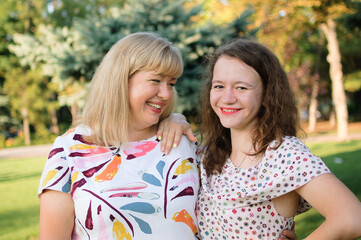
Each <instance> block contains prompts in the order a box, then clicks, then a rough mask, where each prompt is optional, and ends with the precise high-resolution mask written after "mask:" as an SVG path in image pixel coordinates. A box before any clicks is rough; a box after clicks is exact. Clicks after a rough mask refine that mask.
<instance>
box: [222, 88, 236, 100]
mask: <svg viewBox="0 0 361 240" xmlns="http://www.w3.org/2000/svg"><path fill="white" fill-rule="evenodd" d="M236 100H237V98H236V96H235V94H234V92H233V88H231V87H226V89H225V92H224V94H223V95H222V102H223V103H225V104H232V103H234V102H235V101H236Z"/></svg>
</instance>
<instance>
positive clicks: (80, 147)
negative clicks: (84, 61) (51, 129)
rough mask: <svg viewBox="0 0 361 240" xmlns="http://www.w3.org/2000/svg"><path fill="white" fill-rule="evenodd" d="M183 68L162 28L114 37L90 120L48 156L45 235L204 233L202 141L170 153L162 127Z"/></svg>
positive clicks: (43, 191) (93, 93) (89, 106)
mask: <svg viewBox="0 0 361 240" xmlns="http://www.w3.org/2000/svg"><path fill="white" fill-rule="evenodd" d="M182 71H183V62H182V58H181V54H180V52H179V50H178V49H176V48H175V47H174V46H172V44H171V43H170V42H168V41H167V40H166V39H164V38H161V37H159V36H157V35H155V34H153V33H134V34H131V35H128V36H126V37H124V38H123V39H121V40H119V41H118V42H117V43H116V44H114V46H113V47H112V48H111V49H110V50H109V52H108V53H107V54H106V55H105V57H104V59H103V60H102V62H101V64H100V66H99V67H98V69H97V71H96V73H95V75H94V77H93V79H92V81H91V89H90V92H89V96H88V100H87V103H86V106H85V109H84V112H83V115H82V119H81V124H80V125H78V126H77V127H76V128H74V129H71V130H69V131H68V132H67V133H65V134H64V135H62V136H60V137H58V138H57V139H56V140H55V143H54V146H53V149H52V150H51V152H50V154H49V158H48V160H47V162H46V164H45V167H44V171H43V174H42V177H41V181H40V186H39V191H38V194H39V197H40V239H70V238H72V239H157V240H159V239H182V240H183V239H195V238H197V222H196V216H195V208H196V200H197V194H198V189H199V176H198V171H197V158H196V153H195V151H196V146H195V144H194V143H192V142H190V141H189V140H187V139H186V138H185V137H183V138H182V139H181V140H180V142H179V144H177V145H179V146H178V147H177V148H175V149H173V150H172V151H171V152H170V153H169V154H164V153H162V151H161V150H164V148H167V146H161V144H160V141H159V140H158V138H157V135H156V131H157V125H158V123H159V121H160V120H162V119H164V118H165V117H167V116H168V115H169V114H170V113H171V112H172V111H173V109H174V104H175V97H176V93H175V90H174V88H173V87H174V85H175V84H176V82H177V78H178V77H180V76H181V74H182ZM177 143H178V142H177ZM166 145H167V144H166Z"/></svg>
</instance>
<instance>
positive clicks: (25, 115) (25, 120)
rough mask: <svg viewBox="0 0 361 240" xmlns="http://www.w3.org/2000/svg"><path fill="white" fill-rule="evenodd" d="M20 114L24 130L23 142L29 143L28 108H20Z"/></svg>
mask: <svg viewBox="0 0 361 240" xmlns="http://www.w3.org/2000/svg"><path fill="white" fill-rule="evenodd" d="M21 115H22V117H23V131H24V137H25V144H26V145H30V144H31V141H30V124H29V117H28V109H27V108H26V107H24V108H23V109H22V110H21Z"/></svg>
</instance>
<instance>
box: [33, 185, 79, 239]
mask: <svg viewBox="0 0 361 240" xmlns="http://www.w3.org/2000/svg"><path fill="white" fill-rule="evenodd" d="M73 228H74V204H73V200H72V198H71V196H70V194H68V193H64V192H59V191H54V190H45V191H44V193H42V194H41V195H40V226H39V239H40V240H48V239H52V240H69V239H70V238H71V233H72V231H73Z"/></svg>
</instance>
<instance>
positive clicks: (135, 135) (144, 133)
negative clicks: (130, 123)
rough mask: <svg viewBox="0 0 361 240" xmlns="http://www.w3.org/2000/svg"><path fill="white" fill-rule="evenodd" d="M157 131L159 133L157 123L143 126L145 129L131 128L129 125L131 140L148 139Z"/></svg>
mask: <svg viewBox="0 0 361 240" xmlns="http://www.w3.org/2000/svg"><path fill="white" fill-rule="evenodd" d="M156 133H157V125H153V126H151V127H148V128H143V129H136V128H133V129H131V128H130V127H129V130H128V138H129V142H136V141H141V140H144V139H148V138H150V137H152V136H154V135H155V134H156Z"/></svg>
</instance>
